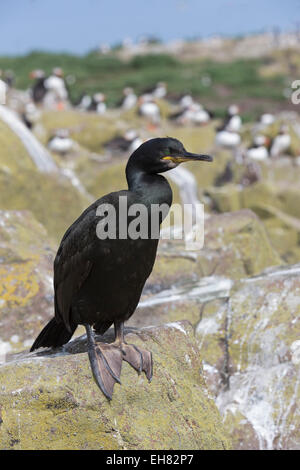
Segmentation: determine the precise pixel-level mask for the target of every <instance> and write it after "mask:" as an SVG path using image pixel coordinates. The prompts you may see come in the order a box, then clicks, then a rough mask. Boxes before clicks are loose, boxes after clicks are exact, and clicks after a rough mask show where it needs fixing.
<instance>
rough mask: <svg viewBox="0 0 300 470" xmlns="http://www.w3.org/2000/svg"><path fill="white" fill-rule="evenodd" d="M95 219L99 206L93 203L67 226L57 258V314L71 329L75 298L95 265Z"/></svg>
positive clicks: (55, 275)
mask: <svg viewBox="0 0 300 470" xmlns="http://www.w3.org/2000/svg"><path fill="white" fill-rule="evenodd" d="M95 223H96V218H95V208H93V209H92V208H91V207H90V208H89V210H87V211H85V212H84V213H83V214H82V215H81V216H80V217H79V219H77V220H76V221H75V222H74V224H73V225H71V227H70V228H69V229H68V230H67V232H66V233H65V235H64V237H63V239H62V241H61V244H60V247H59V249H58V252H57V255H56V258H55V260H54V291H55V317H56V318H57V320H59V321H63V322H64V324H65V325H66V327H67V328H68V329H70V319H69V315H70V308H71V305H72V300H73V298H74V296H75V295H76V294H77V293H78V291H79V290H80V288H81V286H82V285H83V283H84V282H85V281H86V279H87V278H88V276H89V273H90V272H91V269H92V266H93V262H92V256H91V251H92V243H91V242H92V241H93V239H94V236H95V235H94V233H96V228H95ZM92 231H94V232H92Z"/></svg>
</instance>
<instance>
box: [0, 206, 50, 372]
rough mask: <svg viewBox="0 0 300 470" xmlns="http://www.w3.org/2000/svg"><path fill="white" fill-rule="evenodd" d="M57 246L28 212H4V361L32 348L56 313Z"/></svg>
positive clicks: (0, 335)
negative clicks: (54, 271)
mask: <svg viewBox="0 0 300 470" xmlns="http://www.w3.org/2000/svg"><path fill="white" fill-rule="evenodd" d="M53 259H54V247H53V244H52V243H51V242H50V241H49V240H48V236H47V233H46V231H45V229H44V228H43V227H42V225H40V224H39V223H38V222H37V221H36V220H35V219H34V217H33V216H32V214H31V213H30V212H27V211H23V212H21V211H0V363H1V362H3V361H4V360H5V356H6V354H7V353H11V352H16V351H20V350H23V349H25V348H28V347H29V346H30V345H31V344H32V341H33V340H34V338H35V336H36V335H37V334H38V333H39V330H40V329H41V326H42V325H43V324H44V323H45V321H46V319H47V318H49V317H50V316H51V315H52V312H53V283H52V278H53V272H52V263H53Z"/></svg>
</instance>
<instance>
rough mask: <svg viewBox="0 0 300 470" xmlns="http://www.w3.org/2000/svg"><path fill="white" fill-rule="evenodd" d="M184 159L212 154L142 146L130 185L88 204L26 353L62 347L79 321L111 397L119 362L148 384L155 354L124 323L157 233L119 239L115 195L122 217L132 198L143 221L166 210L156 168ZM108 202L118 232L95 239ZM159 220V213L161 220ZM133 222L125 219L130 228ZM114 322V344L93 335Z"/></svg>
mask: <svg viewBox="0 0 300 470" xmlns="http://www.w3.org/2000/svg"><path fill="white" fill-rule="evenodd" d="M187 161H208V162H209V161H212V157H210V156H208V155H198V154H194V153H189V152H187V151H186V150H185V148H184V146H183V145H182V143H181V142H179V141H178V140H177V139H173V138H156V139H151V140H148V141H147V142H145V143H143V144H142V145H141V146H140V147H139V148H138V149H137V150H136V151H135V152H134V153H133V154H132V155H131V156H130V158H129V160H128V162H127V166H126V178H127V183H128V189H127V190H123V191H117V192H113V193H110V194H107V195H105V196H103V197H102V198H100V199H98V200H97V201H96V202H94V203H93V204H92V205H91V206H90V207H88V208H87V209H86V210H85V211H84V212H83V213H82V214H81V216H80V217H79V218H78V219H77V220H76V221H75V222H74V223H73V224H72V225H71V227H70V228H69V229H68V230H67V231H66V233H65V235H64V237H63V239H62V241H61V244H60V247H59V249H58V252H57V255H56V258H55V261H54V292H55V298H54V305H55V317H54V318H53V319H52V320H50V322H49V323H48V324H47V325H46V326H45V328H44V329H43V330H42V332H41V333H40V335H39V336H38V338H37V339H36V341H35V342H34V344H33V346H32V348H31V351H33V350H35V349H37V348H40V347H59V346H62V345H63V344H65V343H67V342H68V341H69V340H70V338H71V337H72V335H73V333H74V331H75V329H76V327H77V326H78V325H84V326H85V328H86V333H87V342H88V355H89V359H90V364H91V368H92V372H93V375H94V378H95V381H96V383H97V384H98V386H99V388H100V389H101V390H102V392H103V393H104V395H105V396H106V397H107V398H108V399H111V398H112V393H113V388H114V384H115V383H116V382H118V383H120V375H121V367H122V361H123V360H124V361H127V362H128V363H129V364H130V365H131V366H132V367H133V368H134V369H135V370H137V371H138V373H141V372H142V371H144V372H145V374H146V377H147V378H148V380H149V381H151V378H152V354H151V352H149V351H147V350H144V349H142V348H138V347H136V346H135V345H132V344H127V343H126V341H125V339H124V322H125V321H126V320H128V319H129V318H130V317H131V315H132V314H133V313H134V311H135V309H136V307H137V305H138V302H139V299H140V296H141V293H142V289H143V287H144V284H145V282H146V280H147V278H148V277H149V275H150V273H151V271H152V268H153V264H154V261H155V257H156V251H157V245H158V241H159V230H158V234H157V233H156V234H153V235H152V233H153V232H152V230H151V229H149V231H148V236H146V237H140V238H137V239H136V238H135V237H131V236H130V234H129V233H128V236H125V237H124V234H121V231H120V227H121V226H120V225H119V222H118V221H119V217H120V216H121V217H123V215H124V213H123V214H122V208H121V201H120V197H121V196H124V197H125V198H127V208H128V212H127V211H126V215H129V210H130V208H132V206H133V205H136V204H137V203H139V204H142V205H143V206H144V207H145V208H146V217H147V218H150V212H151V210H152V208H153V205H156V206H155V207H159V206H157V205H161V204H164V205H166V206H167V209H169V208H170V206H171V204H172V190H171V187H170V185H169V183H168V182H167V180H166V179H165V178H164V177H163V176H162V175H160V174H159V173H163V172H165V171H168V170H171V169H172V168H175V167H176V166H177V165H179V164H180V163H183V162H187ZM108 204H110V205H112V206H113V207H114V209H115V211H116V214H117V217H116V221H117V227H116V231H115V236H109V237H108V238H106V239H104V237H103V238H102V239H99V237H98V236H97V225H98V224H99V221H103V217H104V216H103V214H102V212H101V214H102V215H99V210H97V209H98V208H99V207H103V205H105V207H108V206H107V205H108ZM166 206H164V207H166ZM110 207H111V206H110ZM166 215H167V214H166V213H165V212H164V216H166ZM163 218H164V217H163V216H161V217H160V218H159V223H161V221H162V219H163ZM131 219H132V218H131ZM131 219H130V217H128V219H126V220H127V225H126V227H127V228H128V226H129V225H130V224H128V221H130V220H131ZM158 228H159V226H158ZM128 232H129V230H128ZM150 234H151V235H150ZM149 235H150V236H149ZM134 238H135V239H134ZM112 324H114V328H115V341H114V343H112V344H106V343H97V342H96V339H95V332H96V333H98V334H101V335H102V334H103V333H104V332H105V331H106V330H107V329H108V328H109V327H110V326H111V325H112Z"/></svg>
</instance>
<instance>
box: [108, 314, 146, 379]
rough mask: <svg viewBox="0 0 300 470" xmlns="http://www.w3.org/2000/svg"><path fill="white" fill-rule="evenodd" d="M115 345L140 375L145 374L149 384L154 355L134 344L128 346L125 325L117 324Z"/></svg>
mask: <svg viewBox="0 0 300 470" xmlns="http://www.w3.org/2000/svg"><path fill="white" fill-rule="evenodd" d="M115 332H116V337H115V343H114V344H115V345H116V346H117V345H118V346H119V348H120V350H121V351H122V354H123V360H124V361H126V362H128V363H129V364H130V365H131V366H132V367H133V368H134V369H135V370H136V371H138V373H139V374H140V373H141V372H142V371H144V372H145V374H146V377H147V379H148V380H149V382H150V381H151V379H152V374H153V362H152V353H151V352H150V351H147V350H146V349H142V348H138V347H137V346H135V345H134V344H127V343H126V341H125V339H124V323H123V322H121V323H115Z"/></svg>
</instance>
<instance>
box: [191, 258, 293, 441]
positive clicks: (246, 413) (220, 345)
mask: <svg viewBox="0 0 300 470" xmlns="http://www.w3.org/2000/svg"><path fill="white" fill-rule="evenodd" d="M299 274H300V265H295V266H290V267H288V268H285V267H282V268H273V269H272V270H267V271H266V272H264V273H262V274H261V275H260V276H257V277H252V278H250V279H244V280H241V281H240V282H237V283H236V285H235V286H234V287H233V288H232V290H231V293H230V295H229V296H228V297H226V298H224V299H223V300H220V299H219V300H213V301H211V302H209V303H207V304H205V305H204V306H203V308H202V313H201V320H200V322H198V324H197V326H196V336H197V337H198V341H199V343H198V344H199V347H200V350H201V354H202V355H203V359H204V361H205V364H204V369H205V371H206V375H207V379H208V383H209V384H210V387H211V390H214V393H215V396H216V397H217V404H218V407H219V409H220V411H221V412H222V413H223V415H224V417H225V423H226V426H227V428H228V429H229V430H230V433H231V435H232V437H233V440H234V445H235V448H237V449H257V448H260V449H299V446H300V433H299V429H300V413H299V409H298V406H297V403H299V400H300V386H299V372H300V369H299V368H300V341H299V338H300V315H299V314H300V281H299V279H300V278H299Z"/></svg>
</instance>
